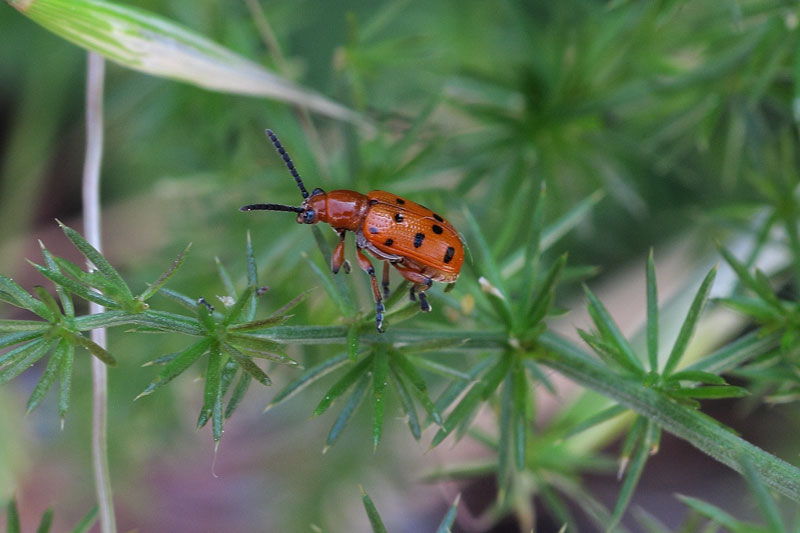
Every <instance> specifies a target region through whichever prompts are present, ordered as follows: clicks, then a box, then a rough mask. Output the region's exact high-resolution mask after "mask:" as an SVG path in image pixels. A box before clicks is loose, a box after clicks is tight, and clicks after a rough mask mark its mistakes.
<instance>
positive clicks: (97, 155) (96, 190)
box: [83, 52, 117, 533]
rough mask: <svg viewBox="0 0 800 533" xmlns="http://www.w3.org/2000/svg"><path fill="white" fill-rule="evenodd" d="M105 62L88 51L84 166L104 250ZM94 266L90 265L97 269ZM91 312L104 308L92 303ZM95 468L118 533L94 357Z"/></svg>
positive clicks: (94, 237) (91, 226)
mask: <svg viewBox="0 0 800 533" xmlns="http://www.w3.org/2000/svg"><path fill="white" fill-rule="evenodd" d="M104 72H105V63H104V60H103V58H102V56H100V55H99V54H97V53H94V52H90V53H89V54H88V66H87V73H86V158H85V160H84V167H83V217H84V233H85V234H86V240H88V241H89V243H90V244H91V245H92V246H94V247H95V248H96V249H97V250H98V251H102V246H101V239H100V163H101V161H102V158H103V77H104ZM94 267H95V265H91V268H94ZM89 309H90V312H91V313H102V312H103V307H101V306H100V305H98V304H96V303H94V302H92V303H90V304H89ZM92 340H93V341H94V342H95V343H97V344H98V345H100V346H101V347H102V348H106V346H107V342H106V329H105V328H97V329H93V330H92ZM92 388H93V394H92V470H93V473H94V480H95V492H96V494H97V505H98V509H99V512H100V513H99V514H100V530H101V531H102V532H103V533H115V532H116V530H117V526H116V521H115V519H114V500H113V496H112V493H111V476H110V473H109V467H108V441H107V437H108V432H107V429H108V428H107V426H108V376H107V373H106V365H105V363H103V362H102V361H100V360H99V359H97V358H95V357H92Z"/></svg>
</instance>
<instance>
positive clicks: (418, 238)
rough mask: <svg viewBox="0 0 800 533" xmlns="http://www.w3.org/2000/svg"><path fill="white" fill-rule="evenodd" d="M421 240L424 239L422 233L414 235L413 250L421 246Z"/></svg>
mask: <svg viewBox="0 0 800 533" xmlns="http://www.w3.org/2000/svg"><path fill="white" fill-rule="evenodd" d="M423 239H425V234H424V233H417V234H416V235H414V248H419V247H420V246H422V241H423Z"/></svg>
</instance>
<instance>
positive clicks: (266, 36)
mask: <svg viewBox="0 0 800 533" xmlns="http://www.w3.org/2000/svg"><path fill="white" fill-rule="evenodd" d="M244 3H245V4H247V9H248V10H250V15H251V16H252V17H253V22H254V23H255V25H256V29H257V30H258V33H259V34H260V35H261V40H262V41H264V44H265V45H266V46H267V50H269V53H270V55H272V58H273V59H274V61H275V66H277V67H278V72H279V73H280V74H282V75H283V76H284V77H285V78H287V79H288V78H290V70H291V69H290V68H289V62H288V61H286V56H284V55H283V51H282V50H281V45H280V43H279V42H278V38H277V37H276V36H275V32H274V31H272V26H271V25H270V23H269V20H268V19H267V15H266V13H264V10H263V9H261V5H260V4H259V3H258V0H244ZM292 108H294V112H295V114H296V115H297V118H298V119H299V120H300V126H301V127H302V128H303V131H304V132H305V134H306V138H307V139H308V140H309V144H310V146H311V153H312V154H313V155H314V159H316V161H317V167H318V168H319V170H320V172H322V174H323V177H324V178H325V179H327V180H330V178H331V175H330V171H329V169H328V162H327V157H326V155H325V151H324V150H323V149H322V139H321V137H320V134H319V131H317V128H316V126H314V122H313V121H312V120H311V113H309V111H308V108H307V107H305V106H303V105H300V104H292Z"/></svg>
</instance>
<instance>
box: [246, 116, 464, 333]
mask: <svg viewBox="0 0 800 533" xmlns="http://www.w3.org/2000/svg"><path fill="white" fill-rule="evenodd" d="M267 137H269V139H270V140H271V141H272V144H273V145H275V149H276V150H277V151H278V153H279V154H280V155H281V157H282V158H283V161H284V163H285V164H286V167H287V168H288V169H289V172H290V173H291V174H292V176H293V177H294V180H295V182H296V183H297V187H298V188H299V189H300V193H301V194H302V196H303V203H302V205H300V206H299V207H295V206H291V205H283V204H251V205H245V206H243V207H241V208H240V211H257V210H262V211H288V212H292V213H297V223H298V224H316V223H318V222H325V223H327V224H329V225H330V226H331V227H332V228H333V230H334V231H335V232H336V233H337V234H338V235H339V243H338V244H337V245H336V248H335V249H334V251H333V255H332V256H331V270H332V271H333V273H334V274H336V273H338V272H339V269H340V268H342V265H344V267H345V272H349V271H350V264H349V263H348V262H347V261H345V259H344V242H345V235H346V233H347V232H348V231H352V232H353V233H354V234H355V241H356V243H355V244H356V258H357V259H358V265H359V267H361V269H362V270H364V272H366V273H367V274H368V275H369V277H370V280H371V282H372V294H373V297H374V298H375V326H376V327H377V329H378V331H379V332H381V333H383V331H384V329H383V313H384V306H383V299H384V298H387V297H388V296H389V265H391V266H393V267H394V268H395V269H396V270H397V271H398V272H399V273H400V275H401V276H403V277H404V278H406V279H407V280H409V281H410V282H411V283H412V285H411V289H410V291H409V296H410V298H411V300H412V301H416V300H417V296H418V297H419V306H420V309H421V310H422V311H425V312H428V311H430V310H431V305H430V303H429V302H428V298H427V295H426V294H425V291H426V290H428V289H429V288H430V287H431V285H432V284H433V282H434V281H439V282H442V283H449V284H452V283H455V281H456V279H458V274H459V273H460V272H461V265H462V264H463V262H464V246H463V244H462V242H461V237H460V236H459V234H458V232H457V231H456V229H455V228H454V227H453V226H452V225H451V224H450V223H449V222H447V221H446V220H445V219H444V218H442V217H441V216H440V215H438V214H436V213H435V212H433V211H431V210H430V209H428V208H427V207H425V206H422V205H420V204H417V203H414V202H412V201H410V200H406V199H405V198H402V197H400V196H397V195H396V194H392V193H389V192H385V191H372V192H369V193H367V194H361V193H358V192H356V191H350V190H336V191H331V192H327V193H326V192H325V191H323V190H322V189H320V188H316V189H314V190H313V191H311V194H309V193H308V191H307V190H306V188H305V186H304V185H303V180H302V178H301V177H300V174H299V173H298V172H297V169H296V168H295V166H294V163H293V162H292V159H291V157H289V154H288V153H287V152H286V150H285V149H284V147H283V146H282V145H281V143H280V141H279V140H278V138H277V137H276V136H275V134H274V133H273V132H272V130H267ZM364 250H366V251H368V252H369V253H370V254H371V255H372V256H374V257H375V258H376V259H378V260H379V261H382V262H383V278H382V281H381V288H382V290H381V288H379V287H378V280H377V278H376V277H375V268H374V267H373V265H372V262H371V261H370V260H369V258H368V257H367V256H366V255H365V254H364Z"/></svg>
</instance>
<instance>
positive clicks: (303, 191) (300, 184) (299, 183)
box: [267, 130, 308, 200]
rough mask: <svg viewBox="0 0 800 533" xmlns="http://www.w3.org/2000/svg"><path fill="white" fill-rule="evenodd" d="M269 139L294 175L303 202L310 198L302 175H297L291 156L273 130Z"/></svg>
mask: <svg viewBox="0 0 800 533" xmlns="http://www.w3.org/2000/svg"><path fill="white" fill-rule="evenodd" d="M267 137H269V140H270V141H272V144H274V145H275V149H276V150H277V151H278V153H279V154H281V157H283V162H284V163H286V168H288V169H289V172H291V173H292V177H293V178H294V181H296V182H297V186H298V187H300V193H301V194H302V195H303V200H305V199H306V198H308V191H307V190H306V188H305V186H304V185H303V179H302V178H301V177H300V174H298V173H297V169H296V168H294V163H292V158H291V157H289V154H288V153H287V152H286V149H285V148H284V147H283V145H281V142H280V141H279V140H278V137H276V136H275V134H274V133H272V130H267Z"/></svg>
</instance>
